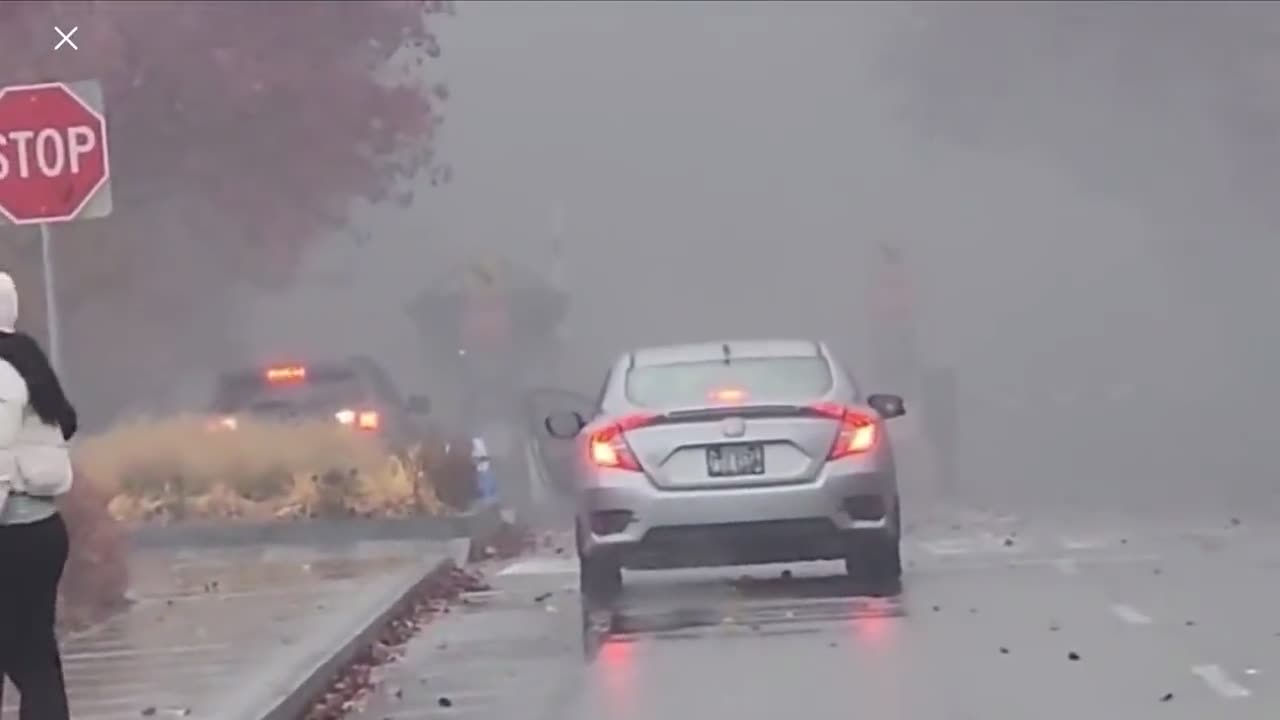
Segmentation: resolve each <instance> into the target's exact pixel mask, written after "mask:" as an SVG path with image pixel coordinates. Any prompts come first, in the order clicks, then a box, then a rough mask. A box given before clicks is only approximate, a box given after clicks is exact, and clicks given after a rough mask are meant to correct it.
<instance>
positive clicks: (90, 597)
mask: <svg viewBox="0 0 1280 720" xmlns="http://www.w3.org/2000/svg"><path fill="white" fill-rule="evenodd" d="M109 500H110V498H109V497H108V495H107V493H106V492H104V491H103V489H102V487H101V486H99V485H98V484H97V483H95V482H93V479H92V478H90V477H88V475H87V474H86V473H85V472H84V469H83V468H80V467H77V468H76V481H75V483H74V484H73V485H72V486H71V492H69V493H67V494H66V495H65V496H63V497H62V498H61V500H60V501H59V503H58V506H59V510H60V511H61V513H62V517H63V519H64V520H65V521H66V523H67V529H68V531H69V532H70V534H71V554H70V556H69V557H68V559H67V567H66V570H65V571H64V572H63V576H62V584H61V585H60V587H59V591H60V593H59V594H60V596H61V597H60V598H59V599H60V600H61V601H62V606H63V612H62V620H63V621H64V623H65V624H66V625H69V626H71V627H73V628H74V627H78V626H82V625H86V624H88V623H91V622H94V621H96V620H98V619H100V618H102V617H104V616H105V615H106V614H108V613H110V612H111V611H112V610H114V609H116V608H118V607H120V606H121V605H123V604H124V603H125V592H126V591H127V590H128V587H129V565H128V561H127V557H126V552H127V544H126V538H125V535H124V528H122V527H121V526H120V523H119V522H117V521H116V520H115V519H114V518H112V517H111V515H110V514H109V513H108V512H107V502H108V501H109Z"/></svg>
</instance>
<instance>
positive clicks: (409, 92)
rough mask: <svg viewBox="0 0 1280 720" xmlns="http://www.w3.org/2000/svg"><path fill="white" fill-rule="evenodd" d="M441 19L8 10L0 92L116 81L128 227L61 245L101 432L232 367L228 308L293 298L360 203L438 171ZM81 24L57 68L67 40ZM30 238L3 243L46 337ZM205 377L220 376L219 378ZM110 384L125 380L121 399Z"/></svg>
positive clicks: (63, 279) (342, 6)
mask: <svg viewBox="0 0 1280 720" xmlns="http://www.w3.org/2000/svg"><path fill="white" fill-rule="evenodd" d="M451 13H452V6H451V3H444V2H413V1H406V2H385V1H370V2H287V3H258V2H239V1H230V0H225V1H224V0H217V1H209V2H203V1H200V2H197V1H191V2H154V1H147V0H140V1H133V0H111V1H110V2H105V1H99V2H84V1H70V0H61V1H57V2H50V1H49V0H30V1H21V0H17V1H15V0H10V1H9V2H4V3H0V84H4V85H10V84H20V83H32V82H47V81H55V80H66V81H71V80H82V79H94V80H98V81H100V82H101V83H102V86H103V90H104V96H105V102H106V112H107V122H108V133H109V140H110V146H111V160H112V183H113V188H112V189H113V199H114V205H115V207H114V213H113V215H112V216H111V217H109V218H105V219H101V220H92V221H86V222H82V223H68V224H65V225H59V226H57V227H56V228H54V233H55V236H54V242H55V249H56V260H57V267H58V271H59V275H58V283H57V285H58V291H59V300H60V302H61V306H60V311H61V313H62V322H63V325H62V327H63V337H64V354H65V356H66V357H65V361H66V366H67V368H66V369H67V372H68V374H69V378H70V382H71V384H72V386H73V389H74V390H75V391H76V392H77V395H78V396H79V398H80V399H81V402H82V403H85V404H87V405H88V406H89V407H88V408H87V409H88V410H89V413H90V415H91V419H92V416H93V415H98V416H99V417H102V416H103V415H106V414H109V413H111V412H114V411H116V410H119V409H120V408H122V407H125V406H126V405H127V404H128V403H129V402H130V401H132V400H133V399H134V398H137V397H145V394H146V393H147V392H148V391H150V390H152V389H160V388H158V385H159V384H162V383H163V380H161V381H160V383H157V380H156V379H157V378H167V377H171V376H172V375H173V374H174V372H175V371H176V370H178V369H180V368H184V367H189V366H192V365H196V366H198V367H205V366H207V365H208V362H207V360H208V359H209V358H210V357H211V356H218V355H219V354H221V355H222V356H227V355H228V353H227V352H226V350H225V348H227V347H228V345H229V344H233V342H234V339H235V334H234V332H232V330H233V326H234V323H235V319H234V317H231V314H230V309H229V308H230V305H229V303H228V302H227V301H228V300H229V299H231V298H234V296H235V294H236V293H237V292H240V291H242V290H243V289H244V288H245V287H250V286H256V287H267V288H272V287H274V288H280V287H285V286H287V284H288V282H289V279H290V275H291V272H292V271H293V270H294V269H295V268H296V266H297V265H298V262H299V260H300V258H301V257H302V254H303V253H304V252H305V251H306V249H307V247H308V245H309V244H311V243H312V242H314V241H315V240H316V239H317V238H321V237H324V236H325V235H326V234H328V233H331V232H332V231H334V230H340V229H343V228H345V227H346V218H347V213H348V209H349V208H350V207H351V205H352V202H353V201H355V200H357V199H364V200H366V201H368V202H371V203H375V204H376V203H381V202H384V201H392V200H398V201H400V202H407V201H408V200H410V199H411V197H412V194H411V193H412V188H413V187H414V186H415V184H417V183H415V182H414V181H415V180H416V179H420V178H421V176H422V175H423V174H424V173H430V172H433V171H434V163H433V155H432V145H431V141H432V137H433V131H434V129H435V128H436V127H437V126H438V124H439V122H440V112H439V105H440V103H441V102H442V101H443V100H444V99H445V97H446V95H447V92H446V90H445V86H444V85H443V84H442V83H440V82H439V81H438V80H437V79H434V78H432V77H431V72H430V70H431V67H430V62H431V60H432V59H433V58H435V57H438V55H439V52H440V50H439V46H438V44H437V42H436V38H435V36H434V34H433V33H432V28H433V23H434V21H435V20H436V19H437V18H439V17H440V16H442V15H446V14H451ZM55 26H58V27H62V28H70V27H79V30H78V32H77V34H76V35H75V41H76V43H77V45H78V46H79V49H78V50H70V49H68V48H65V47H64V48H63V49H60V50H57V51H54V49H53V48H54V44H55V43H56V42H57V40H58V36H57V34H56V32H55V31H54V27H55ZM36 237H37V235H36V233H35V232H34V229H33V228H13V227H8V228H0V238H3V241H4V242H3V243H0V245H2V246H3V249H2V250H0V263H2V264H3V266H4V267H5V269H8V270H10V271H11V272H13V274H14V275H15V276H17V278H18V281H19V284H20V286H21V288H22V290H23V294H24V300H25V302H24V324H25V326H26V327H27V328H29V329H30V330H31V331H33V332H37V333H40V332H42V330H41V329H42V328H43V317H42V312H41V310H42V308H41V307H40V305H41V303H40V298H41V292H40V288H41V280H40V274H39V246H38V243H37V242H35V241H34V240H35V238H36ZM202 361H205V362H202ZM104 378H110V380H109V382H108V381H105V380H104Z"/></svg>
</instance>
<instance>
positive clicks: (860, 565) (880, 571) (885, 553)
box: [844, 498, 902, 583]
mask: <svg viewBox="0 0 1280 720" xmlns="http://www.w3.org/2000/svg"><path fill="white" fill-rule="evenodd" d="M892 525H893V530H892V531H891V532H890V534H886V535H881V536H878V537H875V538H866V539H863V540H861V541H858V542H856V543H854V545H853V547H851V548H849V552H848V553H847V554H846V555H845V558H844V568H845V572H847V573H848V574H849V577H850V578H852V579H854V580H859V581H863V582H874V583H896V582H898V581H900V580H901V579H902V511H901V504H900V503H899V502H898V501H897V498H895V499H894V505H893V522H892Z"/></svg>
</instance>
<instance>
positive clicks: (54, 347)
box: [40, 223, 62, 374]
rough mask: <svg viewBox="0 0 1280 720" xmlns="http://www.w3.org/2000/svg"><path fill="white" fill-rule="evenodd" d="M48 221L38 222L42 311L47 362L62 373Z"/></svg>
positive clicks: (50, 232)
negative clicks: (41, 273)
mask: <svg viewBox="0 0 1280 720" xmlns="http://www.w3.org/2000/svg"><path fill="white" fill-rule="evenodd" d="M51 234H52V231H51V230H50V229H49V223H40V257H41V260H42V261H43V264H44V311H45V322H46V324H47V326H48V330H49V363H50V364H51V365H53V369H54V371H55V372H58V373H59V374H61V373H62V343H61V342H60V341H59V337H58V335H59V330H58V328H59V323H58V292H57V289H56V288H57V286H56V285H55V284H54V280H53V242H52V241H50V239H49V236H50V235H51Z"/></svg>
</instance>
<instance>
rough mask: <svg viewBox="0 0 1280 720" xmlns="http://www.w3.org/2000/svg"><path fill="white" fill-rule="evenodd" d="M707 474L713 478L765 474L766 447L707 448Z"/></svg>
mask: <svg viewBox="0 0 1280 720" xmlns="http://www.w3.org/2000/svg"><path fill="white" fill-rule="evenodd" d="M707 474H708V475H710V476H711V477H735V476H739V475H763V474H764V446H763V445H761V444H759V443H751V444H749V445H717V446H716V447H709V448H707Z"/></svg>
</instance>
